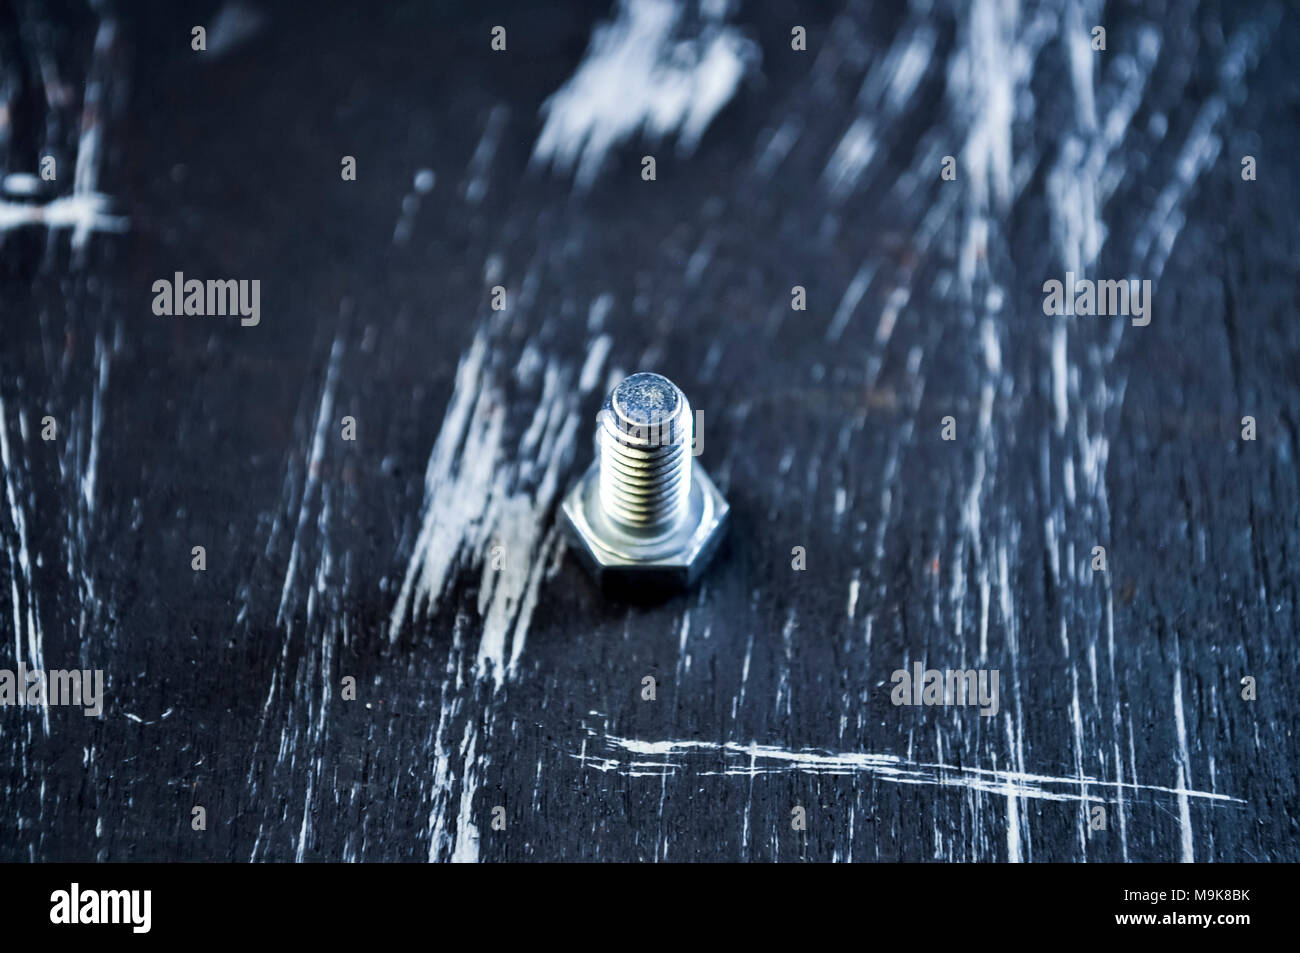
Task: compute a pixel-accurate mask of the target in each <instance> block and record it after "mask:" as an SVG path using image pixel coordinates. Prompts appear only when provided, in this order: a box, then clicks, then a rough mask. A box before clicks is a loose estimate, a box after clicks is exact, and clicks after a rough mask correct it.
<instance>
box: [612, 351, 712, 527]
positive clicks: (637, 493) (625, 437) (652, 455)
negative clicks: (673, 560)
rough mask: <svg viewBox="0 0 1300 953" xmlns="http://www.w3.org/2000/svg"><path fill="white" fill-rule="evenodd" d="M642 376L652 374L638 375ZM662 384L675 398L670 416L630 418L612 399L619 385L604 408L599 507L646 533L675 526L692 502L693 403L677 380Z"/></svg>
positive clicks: (621, 523) (626, 524)
mask: <svg viewBox="0 0 1300 953" xmlns="http://www.w3.org/2000/svg"><path fill="white" fill-rule="evenodd" d="M644 376H649V375H638V377H644ZM656 376H657V375H656ZM661 380H663V379H661ZM663 385H665V386H667V387H671V388H672V391H673V392H674V396H675V397H676V398H677V400H676V401H675V404H674V407H673V412H672V414H671V415H670V416H666V417H664V418H663V419H657V418H656V417H654V416H650V417H648V418H646V419H643V420H639V421H635V422H632V421H629V419H628V416H627V415H626V413H620V412H618V411H617V410H616V408H615V407H614V405H613V404H612V401H613V399H614V397H615V395H616V394H617V393H618V389H616V390H615V392H614V393H613V394H611V395H610V398H609V399H607V400H606V401H605V407H604V409H602V410H601V413H600V424H599V436H598V444H599V447H600V483H599V490H600V504H601V508H602V509H603V510H604V512H605V515H606V516H608V517H609V518H610V519H611V520H614V521H615V522H617V523H618V524H619V525H621V526H622V527H624V528H625V529H628V530H631V531H633V532H637V533H641V534H645V535H657V534H659V533H663V532H668V531H669V530H671V529H673V528H674V527H676V526H677V525H678V524H679V523H680V522H681V520H682V518H683V517H684V516H685V514H686V512H687V508H688V506H689V502H690V493H691V431H692V419H691V410H690V404H689V403H687V401H686V397H685V395H683V394H682V393H681V391H679V390H677V388H676V387H675V386H674V385H672V384H670V383H669V382H668V381H666V380H663Z"/></svg>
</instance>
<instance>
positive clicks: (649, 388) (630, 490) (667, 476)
mask: <svg viewBox="0 0 1300 953" xmlns="http://www.w3.org/2000/svg"><path fill="white" fill-rule="evenodd" d="M694 424H695V420H694V416H693V414H692V411H691V405H690V402H689V401H688V400H687V399H686V395H685V394H683V393H682V392H681V390H680V389H678V387H677V385H675V384H674V383H673V382H672V381H670V380H668V378H666V377H663V376H661V375H659V374H650V373H644V372H643V373H638V374H633V375H631V376H630V377H627V378H624V379H623V381H622V382H620V383H619V384H618V386H617V387H615V388H614V389H613V390H612V391H611V392H610V394H609V396H608V397H606V398H605V403H604V405H603V406H602V407H601V410H600V415H599V418H598V422H597V425H596V450H597V460H596V461H595V462H594V463H593V464H592V465H591V467H590V468H589V469H588V470H587V472H586V473H585V474H584V475H583V477H582V479H580V480H579V481H578V483H577V484H576V485H575V486H574V487H573V489H572V490H570V491H569V494H568V495H567V496H566V497H565V499H564V502H563V504H562V506H561V513H562V516H563V519H564V523H565V526H566V529H567V530H568V533H569V537H570V539H571V541H572V542H573V548H574V550H575V551H576V552H577V554H578V556H579V558H581V559H582V561H583V562H584V563H585V564H586V565H587V568H588V569H589V570H591V572H592V573H593V575H594V576H595V577H596V579H597V581H598V582H600V583H601V584H602V585H605V586H607V587H609V588H612V587H614V586H617V585H620V584H624V583H626V584H631V585H634V586H638V587H639V586H646V587H653V588H679V587H683V586H687V585H690V584H691V583H693V582H694V581H695V580H696V579H697V578H699V575H700V574H701V573H702V572H703V570H704V567H705V565H706V564H707V563H708V561H709V559H710V558H711V557H712V556H713V554H714V552H715V551H716V549H717V546H718V543H719V542H720V541H721V538H722V535H723V532H724V529H725V526H726V520H727V514H728V511H729V507H728V506H727V501H726V500H724V499H723V498H722V494H721V493H719V492H718V490H717V487H715V486H714V485H713V481H712V480H710V479H709V476H708V474H707V473H705V472H704V468H703V467H702V466H699V465H698V464H696V463H695V462H694V459H693V454H694V450H695V446H694Z"/></svg>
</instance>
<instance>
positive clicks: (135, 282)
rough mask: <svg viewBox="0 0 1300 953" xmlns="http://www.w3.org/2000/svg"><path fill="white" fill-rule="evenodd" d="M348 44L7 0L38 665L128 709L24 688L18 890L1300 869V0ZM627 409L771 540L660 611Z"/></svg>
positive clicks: (18, 751) (503, 6) (12, 640)
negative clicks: (34, 869) (1088, 866)
mask: <svg viewBox="0 0 1300 953" xmlns="http://www.w3.org/2000/svg"><path fill="white" fill-rule="evenodd" d="M322 6H325V5H322ZM329 6H330V9H320V8H318V7H317V6H315V5H310V6H307V5H304V6H301V7H284V8H281V7H274V8H255V7H253V6H251V5H244V6H242V7H234V8H231V7H226V8H224V10H221V9H219V8H218V7H217V6H214V5H212V4H206V5H204V4H200V5H197V6H196V7H195V9H194V10H193V11H192V12H191V11H177V10H176V9H174V7H173V5H171V4H159V5H157V6H156V7H145V8H143V9H132V10H129V11H128V10H125V9H123V10H122V11H121V12H120V13H115V12H114V10H113V9H112V7H111V6H110V5H103V6H97V7H96V8H95V9H87V8H85V7H83V6H82V5H80V4H71V3H69V4H49V5H47V4H28V3H22V2H15V3H4V4H0V171H3V172H4V173H15V172H32V171H35V170H36V168H37V164H38V162H39V157H40V156H42V155H45V154H54V155H56V156H57V157H58V163H59V164H58V168H59V178H58V179H57V180H56V182H53V183H46V184H45V185H43V186H41V188H42V189H46V190H47V191H46V192H44V193H42V194H40V195H38V196H36V197H27V198H22V197H15V196H12V195H9V196H6V197H5V198H4V201H5V202H6V203H7V204H5V205H3V206H0V209H7V210H9V211H8V213H7V214H8V215H9V219H7V220H6V219H5V218H3V217H0V222H6V221H7V222H8V224H6V225H5V226H4V228H3V229H2V230H0V242H2V244H0V248H2V250H3V254H2V255H0V322H2V323H0V332H2V334H3V337H2V339H0V435H3V444H2V446H3V450H4V453H3V462H2V464H0V467H2V472H3V487H2V488H0V494H2V495H3V503H0V594H3V599H0V633H3V637H2V638H0V668H6V667H7V668H13V667H15V666H16V665H17V664H19V663H20V662H21V663H23V664H26V665H28V666H29V667H46V668H51V669H53V668H72V667H77V668H91V669H93V668H101V669H103V670H104V672H105V677H106V681H107V687H106V699H105V711H104V713H103V715H102V717H100V718H87V717H84V716H83V715H82V714H81V712H80V711H76V710H69V709H65V708H51V709H49V710H48V711H46V712H41V711H39V710H32V709H18V708H5V709H0V831H2V832H3V834H2V835H0V859H5V860H162V859H179V860H200V859H208V860H234V861H247V860H258V861H261V860H295V859H297V860H346V861H353V860H367V861H380V860H384V861H400V860H435V861H442V860H484V861H503V860H510V861H517V860H620V861H627V860H660V861H662V860H667V861H684V860H729V861H734V860H760V861H767V860H783V861H795V860H809V861H829V860H839V861H847V860H854V861H893V860H951V861H972V860H994V861H1004V860H1014V861H1081V860H1089V861H1108V860H1109V861H1114V860H1129V861H1149V860H1179V859H1184V860H1196V861H1251V860H1254V861H1265V860H1290V861H1294V860H1297V859H1300V848H1298V847H1297V843H1298V840H1297V830H1296V823H1297V822H1296V814H1297V790H1296V785H1297V768H1296V755H1297V743H1296V741H1295V738H1294V736H1293V730H1292V720H1291V717H1290V716H1291V715H1292V713H1293V712H1294V707H1295V706H1294V686H1295V685H1296V684H1297V678H1298V677H1300V671H1298V660H1297V652H1296V648H1295V646H1296V634H1297V616H1296V612H1297V592H1296V584H1295V561H1296V553H1295V550H1296V546H1297V539H1300V487H1298V486H1297V476H1296V460H1295V457H1296V453H1297V419H1296V407H1297V406H1300V404H1298V403H1297V401H1298V398H1300V393H1298V390H1297V389H1298V387H1300V373H1297V371H1298V370H1300V330H1298V329H1300V325H1298V324H1297V322H1296V319H1295V318H1296V301H1297V291H1296V289H1297V283H1296V281H1297V275H1298V274H1300V268H1298V267H1297V262H1298V261H1300V258H1298V257H1297V252H1298V251H1300V247H1298V246H1300V241H1298V238H1300V234H1298V232H1297V229H1296V227H1295V224H1294V217H1295V211H1296V209H1297V208H1300V190H1298V189H1297V178H1296V175H1295V156H1296V155H1297V154H1300V125H1298V123H1297V118H1298V116H1300V84H1298V83H1297V79H1296V72H1295V68H1294V61H1295V57H1296V56H1297V54H1300V28H1298V23H1300V20H1298V18H1297V15H1296V12H1295V8H1294V6H1291V5H1284V4H1266V3H1259V4H1253V3H1249V4H1231V3H1215V2H1205V3H1200V4H1197V3H1190V2H1167V3H1154V4H1149V5H1143V6H1138V5H1129V4H1119V5H1117V4H1108V5H1106V6H1105V8H1104V10H1103V9H1102V8H1101V5H1100V4H1096V3H1092V4H1090V3H1081V4H1074V3H1069V2H1065V0H1043V2H1029V0H1026V2H1023V3H1020V4H1016V3H1013V2H1003V0H976V2H973V3H969V4H967V3H958V2H947V0H938V2H935V3H928V2H921V0H917V2H914V3H912V4H911V5H910V6H909V5H906V4H902V3H897V4H895V3H883V2H877V3H867V2H856V0H850V2H847V3H842V4H837V5H835V7H833V8H829V9H827V8H824V7H823V6H822V5H805V6H801V5H798V4H794V3H755V4H745V5H743V6H741V7H740V8H739V9H731V10H727V11H725V12H724V13H721V14H719V13H718V12H717V11H716V9H715V7H717V6H718V5H711V4H703V5H702V6H696V5H695V4H682V5H678V4H677V3H676V2H670V0H664V2H662V3H658V4H656V3H648V2H644V0H643V2H637V3H631V4H628V5H613V6H608V5H597V6H594V7H592V8H586V7H584V6H582V5H571V6H566V7H565V8H563V9H558V10H557V9H549V8H545V9H544V7H549V5H535V4H525V3H493V4H488V5H486V7H484V8H482V9H479V8H475V10H474V11H473V12H466V11H465V10H464V9H462V5H457V4H445V5H433V6H428V5H425V4H417V3H407V4H397V5H392V6H391V7H390V6H387V5H383V6H382V9H374V8H373V6H372V5H366V4H359V5H356V6H355V7H349V6H333V5H329ZM241 11H242V12H241ZM220 17H225V18H226V19H225V20H224V21H220V22H223V23H224V25H225V30H226V32H225V33H220V32H219V31H217V30H216V29H215V27H214V26H213V24H214V23H216V22H219V20H220ZM656 18H658V19H656ZM196 23H206V24H207V25H208V31H209V34H208V35H209V39H210V40H214V34H215V38H216V39H220V40H221V42H213V43H212V44H210V49H209V50H208V51H207V52H204V53H198V52H195V51H193V50H191V49H190V27H191V26H192V25H194V24H196ZM497 24H503V25H505V26H506V27H507V31H508V48H507V50H506V51H505V52H499V53H498V52H493V51H492V50H491V49H490V45H489V44H490V39H491V36H490V31H491V28H492V27H493V26H494V25H497ZM795 24H800V25H803V26H805V27H806V29H807V34H808V49H807V51H806V52H796V51H793V50H792V49H791V42H790V30H791V27H792V26H793V25H795ZM1096 24H1102V25H1104V26H1105V27H1106V30H1107V49H1106V50H1105V51H1104V52H1098V51H1094V50H1092V49H1091V47H1090V46H1089V31H1090V29H1091V27H1092V26H1093V25H1096ZM602 30H612V31H613V32H612V33H602V32H601V31H602ZM656 30H659V32H656ZM620 31H621V32H620ZM602 37H603V40H602ZM620 38H621V39H622V41H624V42H625V43H626V46H625V47H619V46H618V45H617V43H618V42H619V41H620ZM602 42H604V43H608V44H613V46H612V49H614V50H615V52H616V54H617V55H615V54H610V53H609V52H608V48H607V47H603V46H602V45H601V44H602ZM675 44H686V46H684V47H676V48H677V56H678V59H673V58H672V57H671V56H670V53H671V52H672V50H673V49H674V48H675V46H674V45H675ZM620 50H621V52H619V51H620ZM602 51H605V52H602ZM628 51H639V52H638V55H639V56H641V57H642V58H643V60H644V62H643V63H642V66H643V67H644V69H645V70H646V73H645V75H647V76H649V77H650V78H651V81H653V82H654V83H655V84H657V85H656V86H655V87H654V89H653V90H652V91H651V92H647V91H646V88H645V84H644V83H641V84H640V85H638V83H637V82H636V76H635V75H633V74H632V73H631V70H632V67H631V66H630V65H627V64H628V63H630V57H631V55H632V54H631V53H630V52H628ZM602 57H604V60H602ZM692 57H694V59H692ZM602 62H612V63H617V64H622V65H621V66H620V69H622V70H623V71H622V72H619V71H618V70H615V71H614V72H613V73H611V74H608V75H606V74H600V73H599V72H597V73H596V74H595V75H596V78H597V79H598V80H600V82H597V83H595V84H594V85H593V86H591V87H588V86H586V85H584V84H583V83H581V82H579V81H578V79H577V78H578V77H580V76H583V75H584V74H583V70H584V68H588V69H590V68H591V67H592V65H593V63H594V64H595V65H596V66H599V65H600V64H601V63H602ZM732 68H734V70H735V71H736V75H735V76H734V77H731V79H729V78H728V77H729V74H728V70H729V69H732ZM586 75H592V74H590V73H589V74H586ZM731 80H734V82H732V81H731ZM566 84H567V85H566ZM674 84H680V88H679V86H675V85H674ZM565 90H567V91H568V93H567V94H566V93H564V92H563V91H565ZM674 90H677V92H674ZM681 90H686V94H685V95H681V94H680V91H681ZM557 93H558V94H560V95H559V96H558V97H557V98H555V99H552V98H551V97H553V96H556V94H557ZM711 96H712V97H713V98H714V99H716V100H717V102H714V101H713V99H710V97H711ZM606 100H608V101H606ZM6 104H7V105H6ZM548 129H549V130H550V132H549V134H548V132H547V130H548ZM548 136H549V138H548ZM548 142H549V145H548V144H547V143H548ZM647 154H650V155H654V156H655V157H656V160H657V178H656V180H655V181H653V182H647V181H643V180H642V177H641V169H642V163H641V158H642V156H643V155H647ZM345 155H352V156H355V157H356V159H357V169H358V174H357V180H356V181H355V182H347V181H343V180H342V179H341V177H340V174H339V166H340V159H341V157H342V156H345ZM1244 155H1251V156H1254V157H1256V159H1257V162H1258V178H1257V179H1256V180H1255V181H1243V179H1242V176H1241V164H1240V163H1241V157H1242V156H1244ZM944 156H953V157H954V158H955V159H956V167H957V170H958V175H957V179H956V180H955V181H943V180H942V179H941V178H940V174H939V173H940V166H941V162H942V159H943V157H944ZM584 162H585V163H586V165H585V166H584V165H583V163H584ZM11 184H13V183H11ZM97 197H102V198H97ZM59 198H72V199H75V200H76V201H75V202H74V203H72V204H65V205H62V206H59V209H60V210H61V211H60V214H64V213H66V215H67V216H68V219H67V221H68V224H67V227H55V222H54V220H53V212H48V213H46V215H47V217H46V219H45V220H44V221H43V222H35V223H33V222H31V221H29V220H28V218H30V217H31V215H32V213H30V212H24V211H18V212H15V211H13V210H12V208H14V207H17V206H20V205H25V206H29V207H30V206H31V205H33V204H38V203H50V202H54V201H56V200H57V199H59ZM20 219H21V221H20ZM123 220H124V221H123ZM78 223H80V224H78ZM1067 270H1072V271H1074V272H1076V273H1078V274H1087V275H1090V276H1092V277H1099V278H1126V277H1133V278H1139V279H1149V280H1151V281H1152V283H1153V286H1154V301H1153V305H1152V321H1151V323H1150V325H1149V326H1146V327H1136V326H1133V325H1132V324H1131V323H1130V322H1129V321H1128V320H1127V319H1125V318H1122V317H1069V318H1066V317H1056V316H1052V317H1049V316H1045V315H1044V313H1043V308H1042V304H1043V283H1044V281H1046V280H1048V279H1051V278H1057V279H1061V278H1063V277H1064V274H1065V272H1066V271H1067ZM177 271H181V272H184V273H185V274H186V275H187V276H190V277H197V278H244V279H259V280H260V282H261V294H262V297H261V321H260V324H258V325H257V326H256V327H241V326H240V324H239V322H238V320H237V319H231V318H228V317H226V318H223V317H197V316H190V317H159V316H156V315H155V314H154V313H153V312H152V310H151V301H152V298H153V293H152V291H151V287H152V284H153V282H154V281H155V280H157V279H159V278H170V277H171V276H172V275H173V273H175V272H177ZM496 285H501V286H504V287H505V289H506V292H507V307H506V310H504V311H499V312H497V311H493V310H492V308H491V295H490V291H489V289H490V288H491V287H493V286H496ZM795 285H800V286H803V287H804V288H806V290H807V301H808V308H807V310H806V311H794V310H792V309H791V288H792V287H793V286H795ZM639 369H649V370H656V371H659V372H662V373H664V374H667V375H668V376H670V377H671V378H672V379H673V380H674V381H676V382H677V383H678V384H679V385H680V386H681V387H682V388H683V389H684V391H685V392H686V393H687V394H688V396H689V397H690V400H691V402H692V405H693V406H695V407H697V408H699V409H701V410H702V412H703V422H704V426H703V453H702V456H701V457H700V462H701V463H702V464H703V465H704V466H705V467H707V469H708V471H709V473H710V475H711V476H712V477H713V479H714V480H715V482H717V483H718V485H719V487H720V488H721V489H722V491H723V492H724V493H725V494H726V496H727V498H728V500H729V502H730V504H731V507H732V524H731V531H730V536H729V540H728V542H727V544H726V545H725V546H724V548H723V550H722V552H721V554H720V556H719V558H718V560H717V563H716V564H715V565H714V567H713V568H712V570H711V571H710V572H709V573H708V575H707V576H706V577H705V578H704V580H703V583H702V584H701V585H700V586H699V587H698V588H697V589H696V590H694V591H692V592H690V593H688V594H685V595H682V596H680V597H676V598H673V599H670V600H668V601H665V602H663V603H661V604H656V605H649V606H628V605H625V604H621V603H618V602H615V601H610V600H608V599H606V598H604V597H602V596H601V595H600V594H599V593H598V592H597V591H596V590H595V589H594V588H593V587H592V585H591V584H590V582H589V580H588V579H587V577H586V576H585V575H584V574H583V573H582V571H581V569H580V567H579V566H578V565H577V564H576V563H575V561H574V560H573V559H572V557H571V556H570V555H566V552H565V547H564V543H563V541H562V538H561V536H560V534H559V532H558V528H557V521H556V511H557V505H558V501H559V498H560V496H561V495H562V494H563V492H564V491H565V490H566V489H567V487H568V486H569V485H570V484H571V482H572V481H573V480H574V479H576V477H577V476H578V474H580V473H581V472H582V470H583V469H584V468H585V467H586V465H587V464H588V463H589V462H590V459H591V453H592V445H591V433H592V429H593V425H594V417H595V413H596V411H597V409H598V407H599V403H600V400H601V398H602V396H603V394H604V392H605V391H606V389H607V388H608V387H609V386H610V385H611V384H612V383H613V382H614V381H616V380H617V379H618V378H619V377H620V376H621V375H622V374H625V373H630V372H632V371H635V370H639ZM46 415H50V416H53V417H54V418H55V419H56V421H57V422H58V437H57V439H56V440H54V441H48V442H47V441H44V440H42V439H41V436H40V431H41V419H42V418H43V417H44V416H46ZM949 415H950V416H952V417H953V418H954V419H955V422H956V427H957V436H958V439H956V440H955V441H944V440H942V439H941V436H940V427H941V424H940V421H941V419H942V418H944V417H945V416H949ZM1245 415H1251V416H1253V417H1255V418H1256V420H1257V422H1258V439H1257V440H1256V441H1254V442H1248V441H1243V440H1242V439H1240V431H1241V423H1240V421H1241V418H1242V417H1243V416H1245ZM345 416H352V417H354V418H355V421H356V427H357V439H356V441H354V442H350V441H345V440H343V439H342V431H341V421H342V418H343V417H345ZM196 545H203V546H205V547H206V550H207V558H208V568H207V570H206V571H205V572H194V571H193V570H192V569H191V548H192V547H193V546H196ZM1098 545H1101V546H1104V547H1105V548H1106V553H1107V558H1108V563H1109V571H1108V572H1107V573H1104V574H1102V573H1094V572H1093V571H1092V568H1091V565H1090V562H1091V558H1092V549H1093V547H1094V546H1098ZM796 546H799V547H804V549H805V550H806V559H807V568H806V570H803V571H799V570H795V569H793V568H792V549H793V548H794V547H796ZM917 661H920V662H922V663H924V664H925V665H926V666H929V667H933V668H939V669H949V668H952V669H956V668H962V669H966V668H985V669H996V670H998V671H999V672H1000V676H1001V686H1002V694H1001V704H1000V709H999V711H998V713H997V715H996V716H994V717H990V718H986V717H981V716H980V715H979V714H978V712H976V711H975V710H974V709H972V708H962V707H958V706H951V707H898V706H895V705H894V704H892V703H891V700H890V690H891V683H890V679H891V675H892V673H893V672H894V671H895V670H898V669H908V668H910V667H911V666H912V664H913V663H914V662H917ZM347 676H351V677H353V678H355V679H356V682H357V685H358V698H357V700H356V701H347V700H344V698H343V697H342V693H341V686H342V683H343V679H344V678H345V677H347ZM646 676H653V677H654V678H655V679H656V681H657V697H656V699H655V700H654V701H645V700H643V699H642V696H641V692H642V680H643V679H644V678H645V677H646ZM1244 676H1253V677H1254V678H1255V679H1257V680H1258V699H1257V700H1255V701H1244V700H1242V698H1241V685H1240V680H1241V679H1242V678H1243V677H1244ZM1094 804H1100V805H1103V806H1105V807H1106V810H1107V820H1108V825H1107V829H1106V830H1104V831H1098V830H1090V829H1089V825H1088V816H1087V813H1086V807H1087V806H1089V805H1094ZM195 805H202V806H203V807H204V808H205V809H206V811H207V818H208V826H207V830H206V831H201V832H200V831H193V830H191V809H192V808H193V806H195ZM497 806H501V807H504V809H505V810H504V817H505V820H506V828H505V830H494V829H493V826H492V819H493V808H494V807H497ZM795 806H803V807H804V808H805V809H806V811H807V816H808V826H807V830H806V831H802V832H800V831H794V830H792V829H791V811H792V809H793V808H794V807H795Z"/></svg>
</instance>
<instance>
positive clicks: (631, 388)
mask: <svg viewBox="0 0 1300 953" xmlns="http://www.w3.org/2000/svg"><path fill="white" fill-rule="evenodd" d="M610 404H611V405H612V407H613V410H614V412H615V413H616V414H617V415H618V417H619V418H620V423H627V424H632V425H637V424H640V425H645V424H651V423H667V422H669V421H670V420H673V419H674V418H675V417H676V416H677V414H678V412H679V411H680V409H681V404H682V392H681V391H679V390H678V389H677V385H676V384H674V383H673V382H672V381H670V380H669V379H668V378H666V377H664V376H663V375H662V374H650V373H647V372H644V371H643V372H641V373H639V374H633V375H631V376H630V377H625V378H623V381H622V383H620V384H619V385H618V386H617V387H615V388H614V393H613V394H611V395H610Z"/></svg>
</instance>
